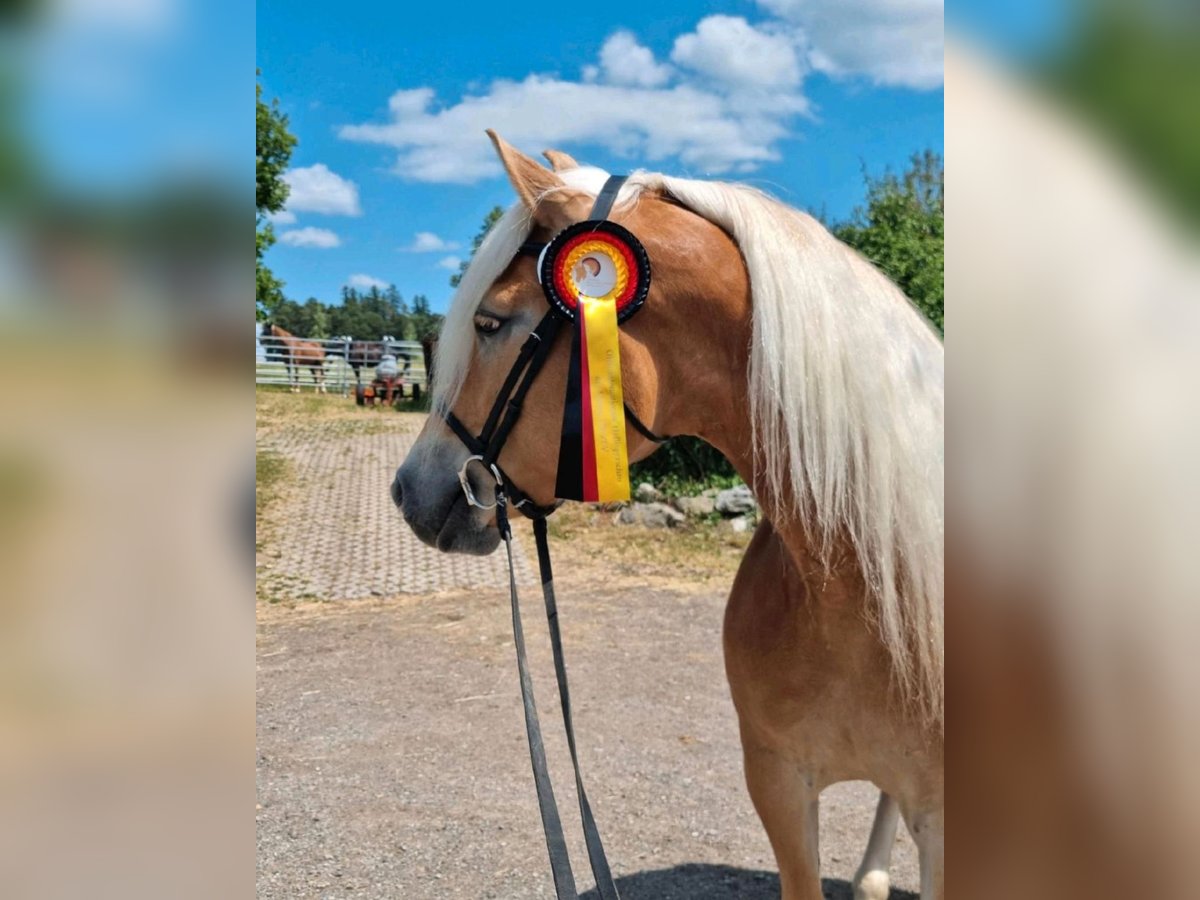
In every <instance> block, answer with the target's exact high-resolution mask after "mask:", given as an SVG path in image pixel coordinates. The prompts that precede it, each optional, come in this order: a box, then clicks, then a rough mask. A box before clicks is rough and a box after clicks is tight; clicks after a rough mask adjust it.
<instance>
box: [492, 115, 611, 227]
mask: <svg viewBox="0 0 1200 900" xmlns="http://www.w3.org/2000/svg"><path fill="white" fill-rule="evenodd" d="M487 135H488V137H490V138H491V139H492V143H493V144H494V145H495V147H496V154H497V155H498V156H499V157H500V162H502V163H503V164H504V171H506V172H507V173H508V180H509V181H510V182H512V186H513V190H515V191H516V192H517V196H518V197H520V198H521V202H522V203H524V204H525V208H526V209H528V210H529V211H530V213H531V214H532V215H533V221H534V222H536V223H537V224H538V225H542V226H545V227H546V228H548V229H549V230H550V231H558V230H560V229H562V228H566V227H567V226H568V225H571V224H574V223H575V222H578V221H580V220H581V219H583V218H584V217H585V216H586V215H587V203H588V198H587V195H586V194H584V193H582V192H581V191H569V190H566V189H565V188H566V184H564V183H563V180H562V179H561V178H559V177H558V176H557V175H555V174H554V173H553V172H551V171H550V170H549V169H547V168H545V167H544V166H542V165H540V164H538V163H537V162H536V161H535V160H533V159H531V158H530V157H528V156H526V155H525V154H524V153H522V152H521V151H520V150H517V149H516V148H515V147H513V146H512V145H511V144H509V143H508V142H507V141H506V140H504V138H502V137H500V135H498V134H496V132H494V131H492V130H491V129H490V128H489V129H488V132H487ZM581 210H582V211H581Z"/></svg>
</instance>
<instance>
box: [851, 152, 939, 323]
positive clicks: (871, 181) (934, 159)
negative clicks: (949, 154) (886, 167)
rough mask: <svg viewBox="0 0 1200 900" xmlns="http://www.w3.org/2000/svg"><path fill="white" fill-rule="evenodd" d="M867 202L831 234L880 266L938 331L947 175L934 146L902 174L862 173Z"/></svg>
mask: <svg viewBox="0 0 1200 900" xmlns="http://www.w3.org/2000/svg"><path fill="white" fill-rule="evenodd" d="M864 179H865V181H866V187H867V200H866V204H865V206H862V207H860V208H859V209H857V210H855V212H854V215H853V216H852V217H851V219H850V221H848V222H844V223H842V224H840V225H835V226H833V229H832V231H833V233H834V234H835V235H837V237H838V238H840V239H841V240H843V241H845V242H846V243H847V244H849V245H850V246H851V247H854V248H855V249H856V250H858V251H859V252H860V253H862V254H863V255H864V256H865V257H867V259H869V260H870V261H871V262H873V263H874V264H875V265H876V266H878V267H879V268H880V269H882V270H883V271H884V272H885V273H886V274H887V275H888V277H889V278H891V279H892V280H893V281H894V282H896V284H897V285H899V286H900V289H901V290H902V291H904V293H905V294H907V295H908V297H909V299H910V300H912V302H913V303H914V304H915V305H916V307H917V309H919V310H920V311H921V312H922V313H923V314H924V315H925V317H926V318H927V319H929V321H930V322H932V323H933V324H934V325H935V326H937V329H938V331H939V332H943V331H944V330H945V316H944V305H945V296H946V291H945V282H944V260H945V230H946V228H945V221H946V220H945V216H946V208H945V175H944V170H943V167H942V159H941V157H940V156H938V155H937V154H936V153H934V152H933V151H932V150H926V151H925V152H923V153H917V154H914V155H913V157H912V161H911V163H910V165H909V168H908V169H907V171H905V172H904V173H903V174H902V175H899V176H897V175H895V174H893V173H891V172H885V173H884V174H883V175H882V176H881V177H878V178H876V177H873V176H871V175H869V174H864Z"/></svg>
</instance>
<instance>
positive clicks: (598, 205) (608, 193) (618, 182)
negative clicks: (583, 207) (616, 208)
mask: <svg viewBox="0 0 1200 900" xmlns="http://www.w3.org/2000/svg"><path fill="white" fill-rule="evenodd" d="M628 179H629V176H628V175H609V176H608V181H606V182H604V187H602V188H600V193H599V194H597V195H596V202H595V203H593V204H592V211H591V213H590V214H589V215H588V218H589V219H599V220H600V221H603V220H604V219H607V218H608V214H609V213H610V212H612V207H613V204H614V203H616V202H617V194H619V193H620V192H621V186H622V185H623V184H625V182H626V181H627V180H628Z"/></svg>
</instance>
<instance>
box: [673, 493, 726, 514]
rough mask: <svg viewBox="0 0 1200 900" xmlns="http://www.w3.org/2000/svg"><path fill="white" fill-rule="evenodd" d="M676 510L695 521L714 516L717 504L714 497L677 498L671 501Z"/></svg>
mask: <svg viewBox="0 0 1200 900" xmlns="http://www.w3.org/2000/svg"><path fill="white" fill-rule="evenodd" d="M671 502H672V503H673V504H674V506H675V508H676V509H677V510H679V511H680V512H681V513H683V514H684V515H685V516H691V517H692V518H693V519H700V518H703V517H704V516H708V515H712V512H713V510H714V509H716V504H715V502H714V501H713V498H712V497H705V496H704V495H701V496H699V497H676V498H675V499H674V500H672V501H671Z"/></svg>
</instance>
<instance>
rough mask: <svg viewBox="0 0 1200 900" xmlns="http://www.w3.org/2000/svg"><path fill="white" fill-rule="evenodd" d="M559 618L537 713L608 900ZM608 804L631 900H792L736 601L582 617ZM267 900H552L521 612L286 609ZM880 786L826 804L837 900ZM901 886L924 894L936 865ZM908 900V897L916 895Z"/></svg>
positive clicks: (417, 601)
mask: <svg viewBox="0 0 1200 900" xmlns="http://www.w3.org/2000/svg"><path fill="white" fill-rule="evenodd" d="M537 602H539V601H538V598H537V597H536V596H530V597H529V599H528V602H527V606H526V615H525V618H526V621H527V628H528V630H529V642H530V645H531V652H532V655H533V665H534V668H535V672H536V673H537V677H536V690H537V697H538V699H539V703H540V709H541V711H542V719H543V727H544V729H545V731H546V733H547V746H548V752H549V754H550V758H551V766H552V769H553V771H554V773H555V775H556V778H557V781H556V788H557V791H558V795H559V803H560V807H561V809H562V810H563V814H564V819H565V820H567V826H568V828H569V829H570V834H571V835H572V836H573V837H574V838H575V839H574V840H573V843H572V847H571V849H572V858H573V860H574V862H575V867H576V870H577V873H578V875H579V879H580V882H581V888H582V886H583V884H590V876H587V875H585V873H586V871H587V864H586V856H585V854H584V851H583V848H582V842H581V839H579V837H578V825H577V823H576V822H575V821H574V817H573V812H574V809H573V806H574V803H575V799H574V791H573V790H571V789H570V783H569V782H570V777H569V773H570V766H569V760H568V758H567V756H566V750H565V741H564V740H563V739H562V736H561V728H560V727H558V728H556V727H555V723H556V717H557V715H558V710H557V705H556V704H555V703H554V702H553V698H554V694H553V684H552V683H551V682H550V681H548V680H547V679H548V677H549V675H550V673H551V672H552V668H551V661H550V658H549V653H548V651H547V650H546V647H547V644H546V640H545V629H544V623H542V622H540V621H539V619H538V616H537V612H538V608H537V605H536V604H537ZM561 602H562V615H563V625H564V628H565V629H566V640H567V642H568V644H567V654H568V661H569V663H570V669H571V677H572V692H573V697H574V700H575V705H576V727H577V731H578V734H579V736H580V752H581V754H582V758H583V766H584V775H585V778H586V779H587V784H588V786H589V794H590V796H591V799H592V803H593V806H594V807H595V809H596V814H597V817H598V820H599V822H600V824H601V829H602V832H603V834H604V835H605V839H606V840H607V842H608V849H609V853H610V856H611V858H612V860H613V864H614V870H615V873H616V874H617V875H618V876H619V877H620V879H621V882H620V885H619V887H620V888H621V890H622V896H623V897H625V898H626V900H639V898H641V900H669V898H679V900H684V898H705V900H717V898H722V900H724V898H751V900H753V898H762V900H766V898H769V897H778V879H777V877H776V876H775V875H774V874H773V872H774V862H773V859H772V857H771V853H770V848H769V846H768V844H767V841H766V838H765V836H764V834H763V831H762V829H761V827H760V826H759V824H758V821H757V819H756V818H755V816H754V812H753V810H752V808H751V806H750V802H749V799H748V798H747V796H746V792H745V789H744V787H743V785H742V775H741V758H740V753H739V749H738V740H737V730H736V725H735V721H734V714H733V709H732V706H731V704H730V701H729V697H728V692H727V689H726V686H725V682H724V675H723V671H722V666H721V648H720V638H719V635H720V621H721V611H722V608H723V597H721V596H720V595H717V594H713V593H702V594H686V593H677V592H670V591H662V590H657V591H641V592H634V591H628V590H621V591H616V592H602V593H599V594H593V595H591V596H589V597H588V598H587V599H586V600H585V599H584V598H582V597H581V596H579V595H578V593H577V592H576V591H574V590H572V591H570V592H564V596H563V597H562V601H561ZM258 682H259V689H258V794H259V801H258V802H259V804H260V808H259V810H258V814H257V818H258V851H259V852H258V884H259V890H258V896H259V897H260V898H280V900H283V898H299V897H306V898H307V897H311V898H323V897H371V898H375V897H378V898H396V897H403V898H413V900H416V898H430V900H432V898H460V897H461V898H482V897H489V898H523V897H551V896H553V891H552V888H551V885H550V882H549V874H548V867H547V864H546V853H545V848H544V846H543V845H542V838H541V830H540V823H539V820H538V813H537V805H536V801H535V798H534V792H533V783H532V778H531V775H530V771H529V760H528V756H527V755H526V749H525V737H524V729H523V726H522V720H521V707H520V695H519V692H518V690H517V684H516V672H515V664H514V660H513V648H512V640H511V633H510V623H509V619H508V610H507V598H506V597H505V596H503V594H501V593H500V592H498V591H479V592H472V593H462V592H460V593H454V594H442V595H439V596H435V597H428V598H406V599H404V600H397V601H392V602H374V603H357V604H351V605H346V606H341V607H334V608H331V607H330V606H328V605H313V606H309V607H302V608H297V609H294V610H278V609H274V610H268V611H267V612H266V614H264V615H262V616H260V622H259V678H258ZM874 801H875V793H874V791H873V790H872V789H871V788H869V787H868V786H866V785H858V784H856V785H842V786H838V787H836V788H833V789H831V790H830V791H828V792H827V794H826V800H825V802H824V804H823V811H822V842H821V843H822V871H823V872H824V873H825V875H826V877H827V878H828V879H833V880H831V881H829V882H827V884H826V887H827V890H828V893H829V895H830V896H834V897H847V896H849V894H848V892H847V890H846V885H845V884H844V883H839V881H838V880H837V879H847V878H849V877H850V876H851V875H852V874H853V871H854V868H855V866H856V865H857V862H858V855H859V853H860V851H861V848H862V846H863V845H864V843H865V840H866V833H867V830H868V829H869V826H870V820H871V815H872V811H873V806H874ZM896 857H897V858H896V866H895V870H894V871H895V881H894V883H895V884H896V885H897V886H898V887H903V888H909V889H915V887H916V884H917V877H916V868H915V851H914V850H913V848H912V845H911V842H910V841H909V840H908V838H907V835H905V836H904V837H903V839H902V841H901V843H900V845H899V846H898V847H897V854H896ZM894 895H897V896H904V895H903V894H899V892H894Z"/></svg>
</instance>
